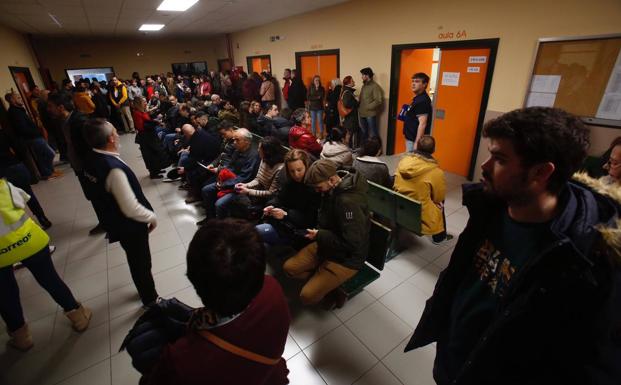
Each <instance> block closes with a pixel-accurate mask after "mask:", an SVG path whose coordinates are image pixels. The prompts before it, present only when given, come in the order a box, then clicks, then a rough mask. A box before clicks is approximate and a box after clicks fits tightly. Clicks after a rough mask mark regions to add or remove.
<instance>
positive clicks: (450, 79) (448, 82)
mask: <svg viewBox="0 0 621 385" xmlns="http://www.w3.org/2000/svg"><path fill="white" fill-rule="evenodd" d="M442 85H443V86H451V87H457V86H459V72H442Z"/></svg>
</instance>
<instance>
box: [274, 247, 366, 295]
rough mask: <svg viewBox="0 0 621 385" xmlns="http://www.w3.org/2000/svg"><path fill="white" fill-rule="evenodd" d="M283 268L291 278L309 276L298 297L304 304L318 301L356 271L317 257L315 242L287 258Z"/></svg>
mask: <svg viewBox="0 0 621 385" xmlns="http://www.w3.org/2000/svg"><path fill="white" fill-rule="evenodd" d="M283 268H284V270H285V272H286V273H287V274H288V275H289V276H290V277H292V278H296V279H308V278H309V277H310V279H308V282H306V284H305V285H304V287H303V288H302V291H301V292H300V299H301V300H302V303H304V304H305V305H311V304H316V303H319V302H320V301H321V300H322V299H323V297H325V296H326V294H328V293H329V292H331V291H332V290H334V289H336V288H338V287H339V286H341V284H342V283H343V282H345V281H347V280H348V279H350V278H351V277H353V276H354V275H355V274H356V273H357V272H358V271H357V270H354V269H350V268H348V267H345V266H343V265H341V264H338V263H336V262H333V261H330V260H325V261H322V260H320V259H319V258H318V257H317V242H313V243H311V244H310V245H308V246H306V247H305V248H303V249H302V250H300V251H299V252H298V253H297V254H296V255H294V256H293V257H291V258H289V259H288V260H287V261H286V262H285V264H284V266H283Z"/></svg>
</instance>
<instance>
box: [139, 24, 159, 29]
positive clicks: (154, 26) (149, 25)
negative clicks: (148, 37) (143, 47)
mask: <svg viewBox="0 0 621 385" xmlns="http://www.w3.org/2000/svg"><path fill="white" fill-rule="evenodd" d="M162 28H164V24H143V25H141V26H140V28H138V31H159V30H160V29H162Z"/></svg>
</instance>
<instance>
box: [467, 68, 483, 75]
mask: <svg viewBox="0 0 621 385" xmlns="http://www.w3.org/2000/svg"><path fill="white" fill-rule="evenodd" d="M480 72H481V67H468V73H471V74H478V73H480Z"/></svg>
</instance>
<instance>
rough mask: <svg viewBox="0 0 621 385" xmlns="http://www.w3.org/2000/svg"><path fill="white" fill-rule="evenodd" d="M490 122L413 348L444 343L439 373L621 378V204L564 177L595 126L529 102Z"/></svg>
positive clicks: (514, 379)
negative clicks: (461, 221)
mask: <svg viewBox="0 0 621 385" xmlns="http://www.w3.org/2000/svg"><path fill="white" fill-rule="evenodd" d="M483 133H484V136H485V137H487V138H489V139H490V147H489V150H490V158H489V159H488V160H487V161H485V163H483V165H482V169H483V183H482V184H479V185H469V186H465V187H464V204H465V205H466V207H468V210H469V212H470V219H469V221H468V224H467V226H466V228H465V229H464V232H463V233H462V234H461V236H460V237H459V241H458V243H457V246H456V247H455V250H454V252H453V255H452V256H451V260H450V263H449V265H448V267H447V268H446V270H444V271H443V272H442V273H441V275H440V278H439V279H438V282H437V284H436V287H435V290H434V293H433V296H432V297H431V298H430V299H429V300H428V301H427V305H426V307H425V311H424V313H423V315H422V318H421V320H420V323H419V324H418V326H417V328H416V330H415V332H414V336H413V337H412V339H411V340H410V342H409V344H408V345H407V347H406V349H405V350H406V352H407V351H409V350H411V349H415V348H418V347H421V346H424V345H427V344H430V343H432V342H437V345H436V350H437V353H436V359H435V363H434V369H433V375H434V378H435V380H436V382H437V383H438V384H477V385H480V384H541V385H543V384H611V385H612V384H619V383H621V374H620V373H619V371H620V370H621V365H619V362H621V361H620V360H621V358H620V357H621V347H620V345H619V330H620V327H621V325H620V320H619V313H620V310H619V309H620V305H619V302H620V299H621V296H620V295H619V292H618V290H619V282H620V274H619V268H618V265H615V263H614V261H613V260H614V259H617V261H618V259H619V249H618V245H619V243H618V242H619V240H620V239H621V233H620V232H619V229H618V228H617V221H618V220H619V212H618V209H619V205H618V203H617V202H614V201H613V200H612V199H610V195H611V194H610V192H608V193H606V190H603V189H601V188H597V187H596V186H597V182H596V181H593V180H588V179H586V178H582V183H577V182H569V179H570V177H571V175H572V174H573V172H575V171H576V170H577V169H578V168H579V166H580V164H581V163H582V161H583V159H584V157H585V156H586V149H587V147H588V144H589V141H588V139H589V132H588V129H587V128H586V127H585V126H584V125H583V123H582V122H581V121H580V120H579V119H578V118H576V117H574V116H572V115H570V114H568V113H566V112H564V111H562V110H558V109H552V108H541V107H532V108H526V109H522V110H515V111H512V112H509V113H507V114H505V115H503V116H501V117H499V118H497V119H495V120H492V121H491V122H489V123H487V124H486V126H485V128H484V130H483ZM587 184H588V186H587ZM596 189H597V190H598V191H601V192H603V193H600V192H598V191H596ZM608 191H610V190H608ZM610 241H612V242H616V245H617V248H614V247H611V246H609V245H608V244H607V242H610Z"/></svg>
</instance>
